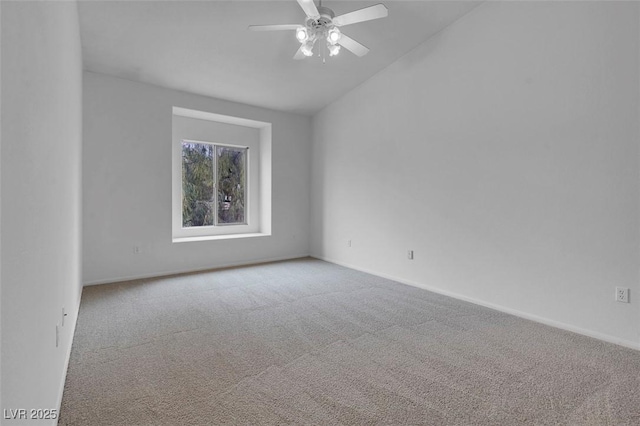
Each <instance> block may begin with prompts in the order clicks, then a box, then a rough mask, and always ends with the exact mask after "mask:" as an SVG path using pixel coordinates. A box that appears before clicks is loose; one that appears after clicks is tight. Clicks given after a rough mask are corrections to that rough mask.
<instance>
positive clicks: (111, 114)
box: [82, 72, 311, 284]
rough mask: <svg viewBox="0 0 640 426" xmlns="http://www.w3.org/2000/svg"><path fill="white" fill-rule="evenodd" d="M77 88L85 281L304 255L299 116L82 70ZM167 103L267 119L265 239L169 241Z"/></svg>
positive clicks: (305, 192) (306, 135) (304, 144)
mask: <svg viewBox="0 0 640 426" xmlns="http://www.w3.org/2000/svg"><path fill="white" fill-rule="evenodd" d="M84 82H85V85H84V147H83V157H82V158H83V172H84V174H83V237H84V240H83V241H84V243H83V244H84V245H83V281H84V283H85V284H95V283H101V282H109V281H115V280H121V279H127V278H137V277H145V276H153V275H161V274H168V273H173V272H181V271H190V270H197V269H206V268H214V267H219V266H228V265H232V264H241V263H250V262H256V261H262V260H272V259H283V258H293V257H300V256H306V255H308V253H309V204H310V200H309V185H310V184H309V179H310V174H309V168H310V165H309V163H310V159H309V155H310V150H311V119H310V118H309V117H305V116H300V115H294V114H286V113H281V112H275V111H270V110H265V109H261V108H255V107H250V106H247V105H242V104H236V103H232V102H225V101H221V100H216V99H212V98H206V97H202V96H197V95H193V94H188V93H184V92H179V91H174V90H169V89H164V88H161V87H157V86H152V85H148V84H142V83H134V82H131V81H128V80H122V79H118V78H114V77H109V76H106V75H102V74H96V73H90V72H87V73H85V78H84ZM174 106H177V107H183V108H188V109H194V110H199V111H206V112H212V113H218V114H224V115H230V116H234V117H242V118H248V119H252V120H257V121H264V122H270V123H273V127H272V130H273V134H272V138H273V140H272V194H271V196H272V235H271V236H268V237H258V238H242V239H232V240H217V241H199V242H188V243H172V242H171V239H172V237H171V143H172V131H171V116H172V107H174ZM133 246H139V247H140V252H139V253H138V254H134V253H133Z"/></svg>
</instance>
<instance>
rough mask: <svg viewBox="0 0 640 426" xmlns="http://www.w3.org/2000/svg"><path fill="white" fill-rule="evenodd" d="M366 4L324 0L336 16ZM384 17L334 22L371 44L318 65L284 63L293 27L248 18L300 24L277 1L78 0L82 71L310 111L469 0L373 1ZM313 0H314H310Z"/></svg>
mask: <svg viewBox="0 0 640 426" xmlns="http://www.w3.org/2000/svg"><path fill="white" fill-rule="evenodd" d="M379 1H380V0H372V1H366V2H363V1H347V0H341V1H325V2H323V6H326V7H329V8H331V9H333V11H334V12H335V14H336V15H341V14H343V13H347V12H351V11H353V10H356V9H360V8H363V7H367V6H371V5H373V4H376V3H378V2H379ZM383 1H384V4H385V5H386V6H387V8H388V9H389V16H388V17H387V18H384V19H379V20H374V21H369V22H363V23H358V24H353V25H350V26H344V27H342V28H341V29H342V30H343V32H344V33H345V34H347V35H349V36H350V37H352V38H354V39H355V40H357V41H359V42H360V43H362V44H364V45H365V46H367V47H369V48H370V49H371V51H370V52H369V53H368V54H367V55H366V56H364V57H361V58H358V57H356V56H355V55H353V54H352V53H351V52H348V51H346V50H345V49H343V50H342V51H341V52H340V54H339V55H338V56H336V57H330V58H329V57H328V58H327V59H326V63H323V62H322V60H321V59H320V58H319V57H317V56H316V57H312V58H306V59H304V60H300V61H296V60H293V55H294V54H295V52H296V50H297V49H298V47H299V46H300V44H299V43H298V42H297V41H296V39H295V36H294V33H293V31H278V32H252V31H248V30H247V27H248V26H249V25H254V24H257V25H262V24H296V23H303V22H304V19H305V15H304V12H303V11H302V9H301V8H300V6H299V5H298V4H297V2H296V1H295V0H287V1H266V0H263V1H238V0H235V1H177V0H174V1H153V0H151V1H149V0H145V1H112V0H110V1H80V2H79V6H78V7H79V14H80V34H81V40H82V53H83V58H84V66H85V69H87V70H89V71H94V72H100V73H105V74H110V75H114V76H116V77H121V78H125V79H129V80H134V81H140V82H145V83H150V84H155V85H159V86H163V87H168V88H172V89H177V90H182V91H186V92H191V93H197V94H200V95H205V96H210V97H214V98H218V99H225V100H230V101H235V102H240V103H244V104H249V105H255V106H260V107H265V108H270V109H275V110H280V111H287V112H294V113H300V114H306V115H311V114H313V113H315V112H317V111H319V110H320V109H322V108H323V107H324V106H326V105H328V104H330V103H331V102H333V101H335V100H336V99H338V98H339V97H340V96H342V94H344V93H345V92H347V91H349V90H351V89H353V88H354V87H356V86H358V85H359V84H361V83H362V82H364V81H365V80H367V79H368V78H370V77H371V76H373V75H374V74H375V73H377V72H378V71H380V70H381V69H383V68H385V67H386V66H388V65H389V64H391V63H392V62H394V61H395V60H397V59H398V58H399V57H401V56H402V55H404V54H405V53H407V52H409V51H410V50H411V49H413V48H414V47H416V46H418V45H419V44H420V43H422V42H423V41H425V40H426V39H428V38H429V37H431V36H432V35H434V34H435V33H437V32H438V31H440V30H442V29H443V28H445V27H446V26H448V25H449V24H451V23H452V22H454V21H455V20H456V19H458V18H460V17H461V16H463V15H465V14H466V13H468V12H469V11H470V10H471V9H473V8H474V7H475V6H477V5H478V4H479V2H465V1H397V0H395V1H394V0H383ZM316 4H317V3H316Z"/></svg>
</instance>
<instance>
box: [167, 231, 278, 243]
mask: <svg viewBox="0 0 640 426" xmlns="http://www.w3.org/2000/svg"><path fill="white" fill-rule="evenodd" d="M269 236H271V234H264V233H260V232H256V233H251V234H227V235H203V236H199V237H177V238H174V239H173V240H172V241H173V242H174V243H190V242H195V241H213V240H234V239H238V238H258V237H269Z"/></svg>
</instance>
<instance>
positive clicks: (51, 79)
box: [0, 2, 82, 424]
mask: <svg viewBox="0 0 640 426" xmlns="http://www.w3.org/2000/svg"><path fill="white" fill-rule="evenodd" d="M0 7H1V8H2V83H1V85H2V159H1V167H0V170H1V178H0V181H1V183H2V187H1V193H2V223H1V228H2V236H1V251H2V260H1V268H0V270H1V282H2V303H1V306H2V315H1V316H2V333H1V334H2V361H1V373H2V387H1V390H2V406H1V408H3V409H5V408H6V409H17V408H50V409H56V408H57V407H58V406H59V403H60V398H61V397H62V386H63V383H64V375H65V370H66V365H67V359H68V355H69V351H70V348H71V339H72V336H73V328H74V325H75V320H76V315H77V305H78V303H79V295H80V289H81V283H80V223H81V219H80V213H81V211H80V209H81V201H80V200H81V190H80V171H81V165H80V157H81V136H82V61H81V53H80V34H79V28H78V13H77V5H76V3H75V2H64V3H59V2H55V3H51V2H2V3H1V6H0ZM63 306H64V307H65V308H66V310H67V312H68V313H69V315H68V317H67V318H66V321H65V326H64V327H61V328H60V344H59V346H58V347H56V344H55V327H56V324H60V325H61V321H62V307H63ZM35 422H36V423H37V424H54V423H55V421H35ZM11 423H12V422H10V421H6V423H3V424H11ZM28 423H29V422H26V421H24V420H21V421H17V422H15V424H28Z"/></svg>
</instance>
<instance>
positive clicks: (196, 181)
mask: <svg viewBox="0 0 640 426" xmlns="http://www.w3.org/2000/svg"><path fill="white" fill-rule="evenodd" d="M214 149H215V147H214V145H211V144H206V143H191V142H182V226H183V227H185V228H187V227H193V226H212V225H213V217H214V216H213V214H214V210H215V207H214V206H215V199H214V198H213V197H214V195H213V153H214Z"/></svg>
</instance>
